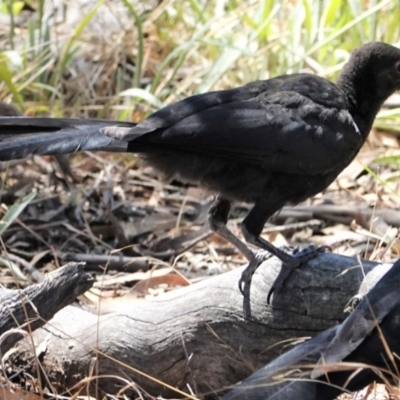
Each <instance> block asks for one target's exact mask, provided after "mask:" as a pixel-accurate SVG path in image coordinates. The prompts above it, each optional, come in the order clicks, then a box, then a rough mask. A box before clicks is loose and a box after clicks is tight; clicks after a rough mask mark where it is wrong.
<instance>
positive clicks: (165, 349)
mask: <svg viewBox="0 0 400 400" xmlns="http://www.w3.org/2000/svg"><path fill="white" fill-rule="evenodd" d="M376 265H377V264H376V263H372V262H368V261H362V263H361V262H360V261H359V260H357V259H354V258H349V257H344V256H340V255H337V254H323V255H321V256H319V257H318V258H315V259H313V260H311V261H310V262H309V263H308V264H306V265H304V266H302V267H301V268H299V269H297V270H295V271H294V272H293V274H292V275H291V276H290V278H289V279H288V281H287V282H286V284H285V286H284V288H283V290H282V291H281V292H280V293H279V294H278V295H277V296H275V298H274V299H273V307H270V306H269V305H268V304H267V302H266V297H267V293H268V291H269V289H270V287H271V284H272V282H273V281H274V279H275V277H276V276H277V274H278V272H279V267H280V262H279V260H277V259H276V258H271V259H269V260H267V261H266V262H265V263H264V264H263V266H262V267H260V268H259V269H258V270H257V272H256V274H255V275H254V277H253V283H252V287H251V292H250V303H249V306H250V309H251V318H250V319H247V320H246V319H245V318H244V314H243V297H242V295H241V293H240V292H239V290H238V279H239V277H240V274H241V273H242V270H243V269H242V268H237V269H235V270H233V271H231V272H229V273H226V274H223V275H219V276H216V277H213V278H209V279H206V280H204V281H202V282H200V283H196V284H194V285H192V286H188V287H185V288H182V289H178V290H174V291H172V292H169V293H166V294H164V295H162V296H159V297H158V298H155V299H154V300H152V301H146V300H143V301H134V302H132V304H131V305H129V307H125V308H123V309H121V310H119V311H118V313H113V314H106V315H99V316H98V315H94V314H91V313H90V312H88V311H84V310H82V309H78V308H75V307H67V308H65V309H64V310H61V311H60V312H58V313H57V314H56V315H55V317H54V318H53V320H52V321H50V323H48V324H47V325H46V326H45V327H44V328H42V329H38V330H37V331H36V332H34V334H33V340H34V342H35V344H36V346H39V345H40V344H42V343H43V342H44V341H45V342H46V352H45V354H44V355H43V356H42V359H43V369H44V372H45V373H46V374H47V376H48V377H49V381H51V382H57V390H58V393H60V392H61V391H62V390H67V389H70V388H72V387H73V386H74V385H76V386H75V389H74V391H76V390H78V388H79V387H81V388H83V387H84V388H85V390H86V388H87V387H89V391H91V393H92V394H93V395H95V396H96V397H97V396H98V395H99V392H98V391H101V392H100V393H104V392H105V393H114V394H115V393H117V392H118V391H119V390H120V389H121V388H122V387H123V386H125V385H126V381H131V382H134V383H135V384H137V385H139V386H140V387H142V388H143V389H145V390H146V391H148V392H149V393H151V394H152V395H154V396H156V395H159V394H161V395H163V396H164V397H168V396H171V395H173V396H174V397H177V395H176V393H175V394H173V393H172V390H171V389H170V388H169V387H168V386H167V385H170V386H172V387H174V388H178V389H180V390H182V391H185V392H188V387H190V388H191V390H192V391H193V392H194V393H195V394H196V395H198V396H199V397H206V398H210V399H211V398H216V397H217V396H216V394H215V393H216V392H218V391H221V390H223V389H227V388H228V387H229V386H231V385H233V384H235V383H236V382H238V381H240V380H242V379H244V378H246V377H247V376H249V375H250V374H251V373H252V372H254V371H255V370H257V369H258V368H260V367H261V366H263V365H266V364H267V363H268V362H270V361H271V360H272V359H274V358H276V357H277V356H279V355H280V354H281V353H282V350H283V349H284V348H285V346H287V344H288V343H287V342H288V341H290V340H291V339H298V338H304V337H310V336H314V335H316V334H317V333H318V332H320V331H322V330H325V329H328V328H330V327H332V326H333V325H336V324H338V323H340V322H341V321H342V320H343V319H344V314H343V308H344V306H345V305H346V303H347V301H348V300H349V299H350V298H351V297H352V296H353V295H355V294H356V293H357V291H358V288H359V286H360V283H361V281H362V279H363V276H364V274H365V273H367V272H369V271H371V270H372V269H373V268H374V267H375V266H376ZM247 306H248V305H247ZM10 361H13V362H14V363H16V362H17V363H18V365H19V367H23V368H24V370H25V371H26V373H28V374H32V375H35V373H36V364H35V363H36V362H37V361H36V358H35V357H34V356H33V355H32V352H31V350H30V346H29V343H28V342H27V341H26V340H25V339H24V340H22V341H21V342H20V343H19V345H18V348H17V350H16V352H15V353H14V354H13V355H12V358H10ZM93 371H95V373H94V372H93ZM94 374H95V375H96V376H98V379H96V380H94V379H93V381H92V382H90V383H88V381H87V380H86V381H83V379H84V378H85V377H87V376H90V375H94ZM144 374H148V375H149V376H150V377H153V378H156V379H159V380H161V381H162V382H164V383H165V385H160V384H159V383H158V382H155V381H154V380H152V379H151V378H149V377H148V376H145V375H144ZM102 376H104V378H101V377H102ZM110 376H115V379H113V378H110ZM118 377H119V378H118ZM122 379H124V381H123V382H122V381H121V380H122Z"/></svg>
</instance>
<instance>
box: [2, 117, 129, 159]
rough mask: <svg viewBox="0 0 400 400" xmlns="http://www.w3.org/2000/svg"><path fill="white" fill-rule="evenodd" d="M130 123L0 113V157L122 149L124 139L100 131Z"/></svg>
mask: <svg viewBox="0 0 400 400" xmlns="http://www.w3.org/2000/svg"><path fill="white" fill-rule="evenodd" d="M106 126H121V127H133V126H135V124H134V123H129V122H119V121H107V120H96V119H72V118H71V119H69V118H30V117H0V161H7V160H15V159H21V158H25V157H27V156H30V155H33V154H37V155H55V154H69V153H76V152H78V151H99V150H105V151H113V152H126V150H127V143H126V142H123V141H119V140H115V139H112V138H110V137H108V136H106V135H104V134H102V133H101V132H100V129H101V128H104V127H106Z"/></svg>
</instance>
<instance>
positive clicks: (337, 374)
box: [222, 260, 400, 400]
mask: <svg viewBox="0 0 400 400" xmlns="http://www.w3.org/2000/svg"><path fill="white" fill-rule="evenodd" d="M399 287H400V260H398V261H397V262H396V263H395V264H394V265H393V266H392V268H391V269H390V270H389V272H387V273H386V274H385V275H384V276H383V277H382V278H381V280H380V281H379V282H378V283H377V284H376V285H375V287H374V288H373V289H372V290H371V291H370V292H369V293H368V294H367V295H366V296H364V298H363V299H362V300H361V302H360V303H359V304H358V306H357V307H356V308H355V310H354V311H353V313H352V314H350V316H349V317H348V318H347V319H346V320H345V321H344V322H343V323H342V324H341V325H337V326H335V327H333V328H331V329H328V330H327V331H324V332H322V333H320V334H319V335H317V336H315V337H314V338H312V339H310V340H308V341H307V342H305V343H302V344H300V345H298V346H296V347H294V348H293V349H292V350H290V351H288V352H287V353H285V354H283V355H282V356H280V357H278V358H277V359H276V360H274V361H272V362H271V363H270V364H268V365H267V366H265V367H264V368H262V369H260V370H258V371H257V372H255V373H254V374H253V375H251V376H250V377H249V378H247V379H246V380H244V381H243V382H242V383H241V384H239V385H238V386H236V387H235V388H233V389H232V390H231V391H230V392H228V393H227V394H226V395H225V396H223V397H222V400H239V399H240V400H268V399H271V400H272V399H273V400H287V399H296V400H320V399H323V400H333V399H335V398H336V397H337V396H338V395H339V394H340V393H342V392H343V391H345V390H347V391H350V392H354V391H356V390H361V389H362V388H364V387H365V386H367V385H369V384H370V383H372V382H374V381H376V382H383V381H384V379H387V381H389V382H393V381H394V377H396V376H398V370H399V368H400V360H399V358H398V357H397V356H396V354H399V352H400V336H399V332H400V318H399V314H400V291H399ZM378 325H379V329H378V328H377V326H378ZM321 354H322V356H321ZM318 360H320V361H319V362H318ZM322 360H323V361H322ZM340 361H344V362H346V363H359V364H362V365H353V366H351V365H349V364H348V365H347V366H346V365H345V364H342V365H336V370H335V369H334V368H332V369H331V372H329V369H327V370H326V371H324V363H327V364H328V363H329V364H331V367H332V364H335V363H339V362H340ZM313 366H314V370H313ZM326 368H328V365H326ZM358 368H360V370H357V372H356V373H355V370H356V369H358ZM361 368H363V369H361Z"/></svg>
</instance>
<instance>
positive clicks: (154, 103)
mask: <svg viewBox="0 0 400 400" xmlns="http://www.w3.org/2000/svg"><path fill="white" fill-rule="evenodd" d="M65 3H66V8H65V9H62V10H61V11H60V9H58V10H55V9H54V6H53V2H52V1H51V0H36V1H31V2H30V3H29V7H27V8H28V9H29V8H30V6H32V7H33V9H34V11H27V10H25V11H19V10H20V9H21V5H20V4H21V2H20V1H14V2H12V1H10V0H9V1H2V2H1V1H0V10H1V11H2V13H3V14H2V15H1V17H2V18H5V20H6V21H9V23H8V24H2V27H1V28H0V40H1V42H2V47H1V49H2V52H1V53H0V56H1V58H0V60H1V66H0V69H1V72H0V79H1V83H0V99H6V100H12V101H13V102H16V103H19V104H20V108H21V109H23V111H25V112H26V113H28V114H41V113H45V114H46V113H47V114H50V115H56V116H62V115H65V116H96V117H105V118H123V119H134V120H137V119H141V118H143V117H144V116H145V115H147V114H148V113H149V112H152V111H154V109H157V108H158V107H160V106H161V105H165V104H168V103H170V102H172V101H176V100H179V99H180V98H183V97H185V96H188V95H192V94H195V93H201V92H205V91H208V90H214V89H221V88H227V87H232V86H238V85H242V84H245V83H247V82H249V81H253V80H257V79H267V78H269V77H271V76H275V75H279V74H284V73H292V72H297V71H308V72H313V73H317V74H319V75H321V76H325V77H327V78H332V79H334V78H335V77H336V76H337V74H338V72H339V71H340V69H341V67H342V65H343V63H344V62H345V61H346V60H347V58H348V56H349V53H350V52H351V51H352V50H353V49H354V48H356V47H358V46H360V45H361V44H363V43H366V42H369V41H375V40H381V41H385V42H388V43H392V44H394V45H398V44H399V42H400V29H399V24H398V21H400V3H399V2H395V1H393V0H384V1H379V2H378V1H375V0H369V1H366V0H347V1H344V0H284V1H278V0H257V1H246V2H243V1H238V0H211V1H205V0H203V1H202V0H185V1H183V0H170V1H161V2H157V1H154V2H153V3H154V4H153V5H151V4H150V3H151V2H150V1H149V2H146V3H148V4H147V6H146V7H144V6H143V2H141V1H139V0H110V1H108V2H105V1H104V0H92V1H85V2H84V5H82V7H83V8H82V10H81V11H78V13H80V14H79V18H78V19H76V17H75V20H74V19H73V18H70V15H69V10H70V8H73V7H77V5H78V6H79V3H80V2H79V1H76V0H75V1H66V2H65ZM10 4H12V7H10ZM11 9H12V10H13V11H12V12H11V11H10V10H11ZM115 10H118V12H117V11H115ZM111 11H112V14H113V15H114V16H115V20H116V21H117V22H118V23H120V25H118V24H117V25H115V24H113V23H110V22H109V21H107V18H108V17H107V15H111ZM24 13H27V16H25V17H24V18H22V15H23V14H24ZM60 15H61V16H62V18H61V19H60V18H59V17H60ZM99 21H100V22H104V21H105V23H104V24H103V25H101V24H100V22H99ZM114 22H115V21H114ZM99 25H101V28H99ZM80 64H84V65H83V67H82V65H80ZM79 66H80V69H79ZM10 96H11V97H10ZM399 116H400V112H399V110H398V109H394V110H391V114H390V117H389V118H388V119H387V118H386V117H385V119H384V120H380V121H378V122H377V123H381V124H383V125H385V126H386V125H387V124H391V126H394V129H396V125H398V124H397V119H398V118H399ZM393 121H394V122H395V123H393Z"/></svg>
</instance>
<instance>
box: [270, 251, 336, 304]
mask: <svg viewBox="0 0 400 400" xmlns="http://www.w3.org/2000/svg"><path fill="white" fill-rule="evenodd" d="M327 250H329V251H330V250H331V249H330V248H329V247H328V246H321V247H317V246H315V245H313V244H311V245H309V246H307V247H305V248H303V249H301V250H300V249H299V248H298V247H295V248H294V249H293V250H292V260H291V261H290V262H289V263H282V267H281V271H280V272H279V275H278V276H277V278H276V279H275V282H274V283H273V285H272V286H271V289H270V290H269V292H268V295H267V303H268V304H271V297H272V295H273V294H274V293H279V291H280V290H281V289H282V286H283V284H284V282H285V281H286V279H287V278H288V277H289V275H290V274H291V273H292V271H293V270H294V269H296V268H298V267H299V266H300V265H301V264H303V263H305V262H307V261H310V260H312V259H313V258H314V257H317V255H318V254H322V253H325V252H326V251H327Z"/></svg>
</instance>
